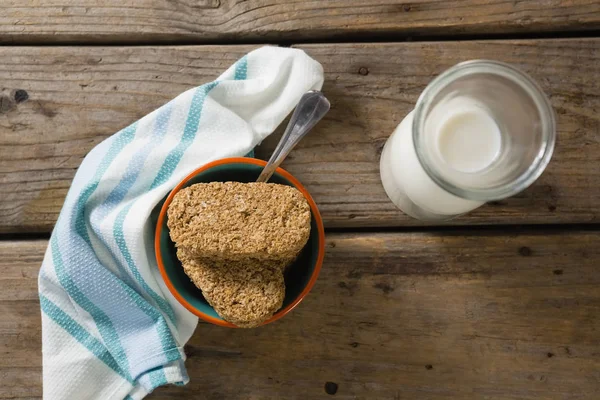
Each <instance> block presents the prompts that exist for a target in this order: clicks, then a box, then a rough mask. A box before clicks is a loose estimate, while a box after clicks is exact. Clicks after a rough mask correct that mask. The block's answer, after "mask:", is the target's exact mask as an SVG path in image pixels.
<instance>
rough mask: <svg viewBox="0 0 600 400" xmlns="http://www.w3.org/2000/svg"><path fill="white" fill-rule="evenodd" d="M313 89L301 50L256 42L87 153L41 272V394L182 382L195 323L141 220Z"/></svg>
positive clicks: (105, 394) (247, 145)
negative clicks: (168, 283)
mask: <svg viewBox="0 0 600 400" xmlns="http://www.w3.org/2000/svg"><path fill="white" fill-rule="evenodd" d="M322 84H323V68H322V67H321V65H320V64H319V63H318V62H316V61H315V60H313V59H312V58H310V57H308V56H307V55H306V54H305V53H304V52H303V51H301V50H296V49H286V48H275V47H263V48H260V49H258V50H255V51H252V52H251V53H249V54H247V55H246V56H244V57H243V58H242V59H240V60H239V61H238V62H237V63H236V64H234V65H233V66H231V67H230V68H229V69H228V70H227V71H225V73H223V75H221V76H220V77H219V78H218V79H217V80H215V81H214V82H211V83H207V84H205V85H202V86H199V87H197V88H194V89H191V90H189V91H187V92H185V93H183V94H181V95H180V96H178V97H177V98H175V99H174V100H172V101H171V102H169V103H167V104H165V105H164V106H162V107H161V108H159V109H158V110H156V111H154V112H152V113H151V114H149V115H147V116H145V117H144V118H142V119H140V120H139V121H137V122H135V123H133V124H132V125H131V126H129V127H127V128H125V129H123V130H121V131H120V132H118V133H116V134H115V135H113V136H111V137H110V138H108V139H106V140H105V141H103V142H102V143H100V144H99V145H98V146H96V147H95V148H94V149H93V150H92V151H91V152H90V153H89V154H88V155H87V157H86V158H85V159H84V160H83V162H82V164H81V166H80V168H79V170H78V171H77V174H76V175H75V179H74V180H73V184H72V186H71V189H70V190H69V193H68V195H67V198H66V200H65V204H64V206H63V209H62V211H61V213H60V216H59V219H58V222H57V223H56V227H55V228H54V231H53V233H52V237H51V239H50V244H49V246H48V250H47V251H46V256H45V258H44V262H43V264H42V268H41V271H40V276H39V294H40V303H41V309H42V352H43V376H44V399H47V400H53V399H102V400H106V399H141V398H143V397H144V396H145V395H147V394H148V393H150V392H151V391H152V390H153V389H154V388H156V387H158V386H160V385H164V384H167V383H174V384H185V383H187V381H188V376H187V374H186V370H185V366H184V360H185V354H184V352H183V345H184V344H185V343H186V342H187V341H188V340H189V338H190V336H191V335H192V333H193V331H194V329H195V328H196V325H197V322H198V320H197V318H196V317H195V316H194V315H192V314H191V313H189V312H188V311H187V310H185V309H184V308H183V307H182V306H180V305H179V303H177V301H176V300H175V299H174V298H173V297H172V296H171V294H170V293H169V291H168V289H167V288H166V287H165V286H164V283H163V282H162V280H161V278H160V274H159V273H158V269H157V265H156V261H155V257H154V246H153V233H154V226H153V224H152V222H151V221H150V219H149V217H150V214H151V212H152V210H153V209H154V208H155V206H156V205H157V204H158V203H159V202H160V201H161V200H162V199H163V198H164V197H165V195H166V194H167V193H168V192H169V191H170V190H171V189H172V188H173V187H174V186H175V185H176V184H177V183H178V182H179V181H180V180H181V179H183V178H184V177H185V176H186V175H187V174H188V173H189V172H190V171H192V170H193V169H195V168H197V167H199V166H201V165H202V164H205V163H207V162H209V161H212V160H215V159H219V158H224V157H230V156H243V155H245V154H247V153H249V152H250V151H252V149H253V148H254V147H255V146H256V145H257V144H258V143H260V141H261V140H263V139H264V138H265V137H267V136H268V135H269V134H270V133H271V132H273V130H275V128H276V127H277V126H278V125H279V124H280V123H281V122H282V121H283V119H284V118H285V117H286V115H288V113H289V112H290V111H291V110H292V109H293V108H294V106H295V105H296V104H297V103H298V101H299V100H300V97H301V96H302V95H303V94H304V93H305V92H306V91H308V90H311V89H320V88H321V86H322Z"/></svg>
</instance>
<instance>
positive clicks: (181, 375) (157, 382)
mask: <svg viewBox="0 0 600 400" xmlns="http://www.w3.org/2000/svg"><path fill="white" fill-rule="evenodd" d="M180 351H181V353H182V354H183V349H182V348H181V349H180ZM189 380H190V378H189V376H188V374H187V372H186V369H185V365H184V359H180V360H176V361H172V362H170V363H168V364H165V365H162V366H159V367H156V368H153V369H151V370H149V371H146V372H144V373H143V374H142V375H140V376H139V377H138V378H137V379H136V380H135V382H134V384H133V385H131V383H129V382H124V383H123V385H121V386H119V387H118V388H117V389H116V390H115V391H114V392H113V394H112V395H111V396H109V398H111V399H113V398H114V399H125V400H141V399H143V398H144V397H146V396H147V395H148V394H150V393H152V391H154V389H156V388H157V387H159V386H164V385H168V384H173V385H177V386H183V385H185V384H187V383H188V382H189Z"/></svg>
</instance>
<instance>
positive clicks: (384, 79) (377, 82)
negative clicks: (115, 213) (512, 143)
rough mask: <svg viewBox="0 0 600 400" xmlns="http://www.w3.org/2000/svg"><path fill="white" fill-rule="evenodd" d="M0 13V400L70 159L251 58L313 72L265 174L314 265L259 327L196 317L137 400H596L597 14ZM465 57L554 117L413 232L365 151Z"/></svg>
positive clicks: (36, 316) (583, 2)
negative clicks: (490, 64)
mask: <svg viewBox="0 0 600 400" xmlns="http://www.w3.org/2000/svg"><path fill="white" fill-rule="evenodd" d="M99 4H101V5H99ZM1 7H2V8H1V12H0V43H2V44H5V45H6V46H5V47H0V89H1V92H0V232H2V235H1V239H2V240H1V241H0V254H1V255H2V257H0V399H37V398H40V397H41V396H42V386H41V361H42V360H41V351H40V347H41V339H40V337H41V328H40V310H39V304H38V297H37V273H38V270H39V267H40V264H41V260H42V257H43V254H44V251H45V248H46V245H47V241H48V238H49V235H50V231H51V229H52V227H53V224H54V223H55V221H56V217H57V215H58V212H59V211H60V208H61V206H62V202H63V200H64V197H65V194H66V192H67V189H68V187H69V185H70V181H71V179H72V177H73V175H74V173H75V170H76V168H77V167H78V165H79V164H80V162H81V160H82V158H83V156H84V155H85V154H86V153H87V152H88V151H89V150H90V149H91V148H92V147H93V146H94V145H96V144H97V143H99V142H100V141H102V140H103V139H105V138H106V137H107V136H109V135H110V134H112V133H114V132H115V131H117V130H119V129H120V128H122V127H124V126H126V125H128V124H129V123H131V122H132V121H134V120H136V119H138V118H140V117H141V116H143V115H145V114H146V113H148V112H150V111H151V110H153V109H155V108H156V107H158V106H160V105H161V104H163V103H165V102H166V101H168V100H169V99H171V98H172V97H174V96H175V95H177V94H178V93H180V92H182V91H184V90H186V89H188V88H190V87H193V86H197V85H199V84H202V83H204V82H207V81H209V80H212V79H213V78H214V77H216V76H217V75H218V74H220V72H221V71H222V70H224V69H225V68H226V67H227V66H229V65H230V64H231V63H232V62H233V61H234V60H236V59H237V58H239V57H240V56H241V55H242V54H244V53H246V52H247V51H249V50H251V49H253V48H255V47H257V44H261V43H271V44H278V45H286V46H294V47H299V48H301V49H304V50H305V51H306V52H307V53H308V54H310V55H311V56H313V57H314V58H316V59H317V60H318V61H320V62H321V63H322V64H323V66H324V68H325V72H326V81H325V86H324V89H323V90H324V91H325V92H326V94H327V96H328V97H329V98H330V99H331V101H332V110H331V112H330V113H329V114H328V116H327V117H326V119H325V120H324V121H323V122H322V123H321V124H320V125H319V126H318V127H317V129H316V130H315V132H313V133H311V135H309V136H308V137H307V138H306V139H305V140H304V141H303V142H302V143H301V144H300V145H299V146H298V148H297V149H296V150H295V151H294V152H293V153H292V154H291V156H290V157H289V158H288V160H287V161H286V162H285V164H284V166H285V167H286V168H287V169H289V170H290V171H291V172H292V173H294V174H295V175H296V176H297V177H298V178H299V179H300V180H301V181H303V183H304V184H305V185H306V186H307V187H308V189H309V190H310V191H311V193H312V194H313V195H314V197H315V199H316V201H317V203H318V204H319V207H320V209H321V210H322V214H323V217H324V220H325V223H326V226H327V228H328V233H327V255H326V260H325V264H324V266H323V270H322V273H321V276H320V279H319V280H318V282H317V284H316V286H315V288H314V290H313V291H312V293H311V294H310V295H309V296H308V297H307V298H306V299H305V301H304V302H303V303H302V304H301V305H300V306H299V307H298V308H297V309H296V310H294V312H293V313H292V314H291V315H290V316H288V317H286V318H284V319H282V320H281V321H278V322H276V323H274V324H271V325H269V326H267V327H264V328H261V329H255V330H226V329H222V328H219V327H216V326H212V325H209V324H206V323H200V324H199V326H198V329H197V331H196V333H195V335H194V336H193V337H192V339H191V341H190V342H189V344H188V346H187V347H186V352H187V354H188V356H189V359H188V361H187V367H188V372H189V374H190V377H191V382H190V383H189V384H188V385H187V386H186V387H174V386H169V387H164V388H160V389H157V390H156V391H155V393H154V394H152V395H151V396H150V398H154V399H175V398H194V399H195V398H197V399H223V398H227V399H236V398H239V399H262V398H273V399H327V398H332V397H333V398H343V399H373V398H378V399H424V400H425V399H536V400H540V399H578V400H579V399H598V398H600V230H599V226H598V225H597V219H598V218H599V217H600V96H599V93H600V79H599V78H600V38H596V37H595V36H596V35H597V34H598V32H599V31H600V2H598V1H597V0H545V1H536V0H522V1H505V0H414V1H409V2H406V1H404V2H402V1H396V0H361V1H359V0H346V1H342V0H322V1H307V2H303V1H292V0H279V1H276V0H138V1H130V0H106V1H102V2H97V1H92V0H64V1H57V0H40V1H31V2H23V1H13V0H6V1H4V2H3V4H2V5H1ZM475 58H492V59H497V60H502V61H506V62H510V63H513V64H515V65H517V66H518V67H520V68H522V69H523V70H525V71H527V72H528V73H530V74H531V75H532V76H533V77H534V78H535V79H536V80H537V81H538V82H539V83H540V84H541V86H542V87H543V89H544V90H545V91H546V93H548V95H549V96H550V99H551V101H552V104H553V106H554V107H555V110H556V112H557V114H558V142H557V147H556V152H555V155H554V158H553V160H552V162H551V163H550V165H549V167H548V169H547V171H546V172H545V173H544V174H543V176H542V177H541V178H540V179H539V180H538V181H537V182H536V183H535V184H534V185H533V186H532V187H531V188H529V189H528V190H526V191H525V192H524V193H522V194H520V195H518V196H516V197H514V198H511V199H507V200H504V201H499V202H494V203H492V204H489V205H486V206H484V207H482V208H480V209H478V210H477V211H475V212H473V213H471V214H469V215H467V216H465V217H462V218H459V219H457V220H454V221H452V222H450V223H448V224H446V225H443V226H426V225H423V224H422V223H419V222H418V221H415V220H411V219H409V218H407V217H406V216H405V215H404V214H402V213H401V212H400V211H398V210H397V209H395V208H394V206H393V205H392V203H390V201H389V200H388V199H387V197H386V196H385V193H384V191H383V189H382V187H381V184H380V181H379V172H378V160H379V155H380V152H381V149H382V146H383V144H384V142H385V140H386V138H387V137H388V136H389V135H390V133H391V132H392V131H393V129H394V128H395V126H396V125H397V124H398V123H399V122H400V121H401V119H402V118H403V117H404V116H405V115H406V114H407V113H408V112H409V111H410V110H411V109H412V107H413V106H414V104H415V102H416V99H417V97H418V95H419V93H420V92H421V91H422V90H423V88H424V87H425V85H426V84H427V83H428V82H429V81H431V79H432V78H433V77H435V76H436V75H437V74H439V73H440V72H441V71H443V70H444V69H446V68H448V67H450V66H452V65H454V64H456V63H457V62H459V61H463V60H468V59H475ZM279 135H280V132H278V133H276V134H274V135H273V136H272V137H270V138H269V139H268V140H267V141H265V143H263V145H262V146H261V147H260V148H259V149H258V155H259V156H260V157H263V158H264V157H267V156H268V155H269V153H270V151H272V149H273V147H274V145H275V143H276V142H277V140H278V138H279Z"/></svg>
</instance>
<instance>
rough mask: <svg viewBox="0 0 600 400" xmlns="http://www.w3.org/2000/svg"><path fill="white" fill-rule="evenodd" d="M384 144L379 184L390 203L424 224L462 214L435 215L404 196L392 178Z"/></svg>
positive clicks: (388, 157)
mask: <svg viewBox="0 0 600 400" xmlns="http://www.w3.org/2000/svg"><path fill="white" fill-rule="evenodd" d="M388 144H389V142H388V143H386V145H385V147H384V149H383V151H382V154H381V160H380V162H379V163H380V165H379V171H380V176H381V183H382V185H383V189H384V190H385V193H386V194H387V196H388V197H389V198H390V200H391V201H392V203H394V205H395V206H396V207H398V208H399V209H400V210H401V211H402V212H403V213H405V214H406V215H408V216H409V217H412V218H415V219H418V220H421V221H424V222H444V221H449V220H451V219H453V218H456V217H459V216H461V215H463V214H457V215H444V214H435V213H432V212H430V211H428V210H425V209H423V208H422V207H419V206H418V205H417V204H415V203H414V202H413V201H412V200H411V199H410V198H409V197H408V196H406V194H404V190H403V189H402V188H401V187H400V186H399V182H398V181H396V180H394V177H393V176H392V169H391V168H390V165H389V163H390V162H391V160H390V154H389V153H390V146H389V145H388Z"/></svg>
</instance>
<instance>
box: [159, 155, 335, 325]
mask: <svg viewBox="0 0 600 400" xmlns="http://www.w3.org/2000/svg"><path fill="white" fill-rule="evenodd" d="M240 163H241V164H252V165H258V166H262V167H264V166H265V165H267V162H266V161H263V160H259V159H256V158H248V157H230V158H222V159H220V160H216V161H212V162H209V163H208V164H205V165H203V166H201V167H199V168H196V169H195V170H193V171H192V172H190V173H189V174H188V175H187V176H186V177H185V178H183V180H182V181H181V182H179V183H178V184H177V186H175V188H174V189H173V190H171V192H170V193H169V195H168V196H167V199H166V200H165V203H164V204H163V206H162V208H161V210H160V214H159V216H158V222H157V223H156V231H155V234H154V251H155V254H156V263H157V264H158V269H159V271H160V275H161V276H162V278H163V281H164V282H165V284H166V285H167V288H168V289H169V291H170V292H171V294H172V295H173V296H174V297H175V298H176V299H177V301H179V303H180V304H181V305H182V306H184V307H185V308H186V309H187V310H188V311H190V312H191V313H192V314H194V315H196V316H197V317H199V318H200V319H202V320H204V321H206V322H210V323H212V324H215V325H219V326H224V327H228V328H237V326H236V325H234V324H232V323H231V322H227V321H225V320H222V319H218V318H215V317H212V316H210V315H207V314H205V313H203V312H202V311H200V310H198V309H197V308H195V307H194V306H192V305H191V304H190V303H189V302H188V301H187V300H186V299H185V298H184V297H183V296H182V295H181V294H179V292H178V291H177V289H175V286H174V285H173V283H172V282H171V280H170V279H169V277H168V275H167V271H166V268H165V266H164V264H163V261H162V252H161V250H160V236H161V234H162V227H163V222H164V221H165V218H166V215H167V209H168V208H169V205H170V204H171V201H173V197H175V195H176V194H177V192H179V191H180V190H181V189H182V188H183V186H184V185H185V184H186V183H187V182H188V181H189V180H190V179H192V178H194V177H195V176H196V175H198V174H200V173H202V172H204V171H207V170H209V169H211V168H214V167H218V166H220V165H226V164H240ZM275 172H276V173H277V174H279V175H281V176H282V177H284V178H285V179H287V180H288V181H289V182H291V183H292V185H294V186H295V187H296V189H298V190H299V191H300V192H301V193H302V194H303V195H304V197H305V198H306V200H307V201H308V204H309V206H310V209H311V211H312V214H313V216H314V218H315V222H316V225H317V231H318V235H319V254H318V255H317V262H316V264H315V268H314V270H313V272H312V274H311V277H310V280H309V281H308V284H307V285H306V286H305V287H304V289H303V290H302V292H301V293H300V294H299V295H298V297H296V298H295V299H294V300H293V301H292V302H291V303H290V304H288V305H287V306H286V307H285V308H282V309H281V310H279V311H277V312H276V313H275V314H274V315H273V316H272V317H271V318H269V319H268V320H266V321H265V322H263V323H262V324H261V325H266V324H269V323H271V322H273V321H277V320H278V319H279V318H282V317H283V316H284V315H286V314H288V313H289V312H290V311H292V310H293V309H294V308H296V306H297V305H298V304H300V302H301V301H302V300H303V299H304V298H305V297H306V295H307V294H308V293H309V292H310V291H311V289H312V288H313V286H314V285H315V282H316V281H317V278H318V277H319V273H320V272H321V266H322V265H323V259H324V257H325V228H324V227H323V220H322V218H321V214H320V213H319V209H318V208H317V204H316V203H315V201H314V200H313V198H312V196H311V195H310V193H308V191H307V190H306V188H305V187H304V186H302V184H301V183H300V182H299V181H298V179H296V178H295V177H294V176H293V175H292V174H290V173H289V172H287V171H286V170H284V169H283V168H277V169H276V170H275Z"/></svg>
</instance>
